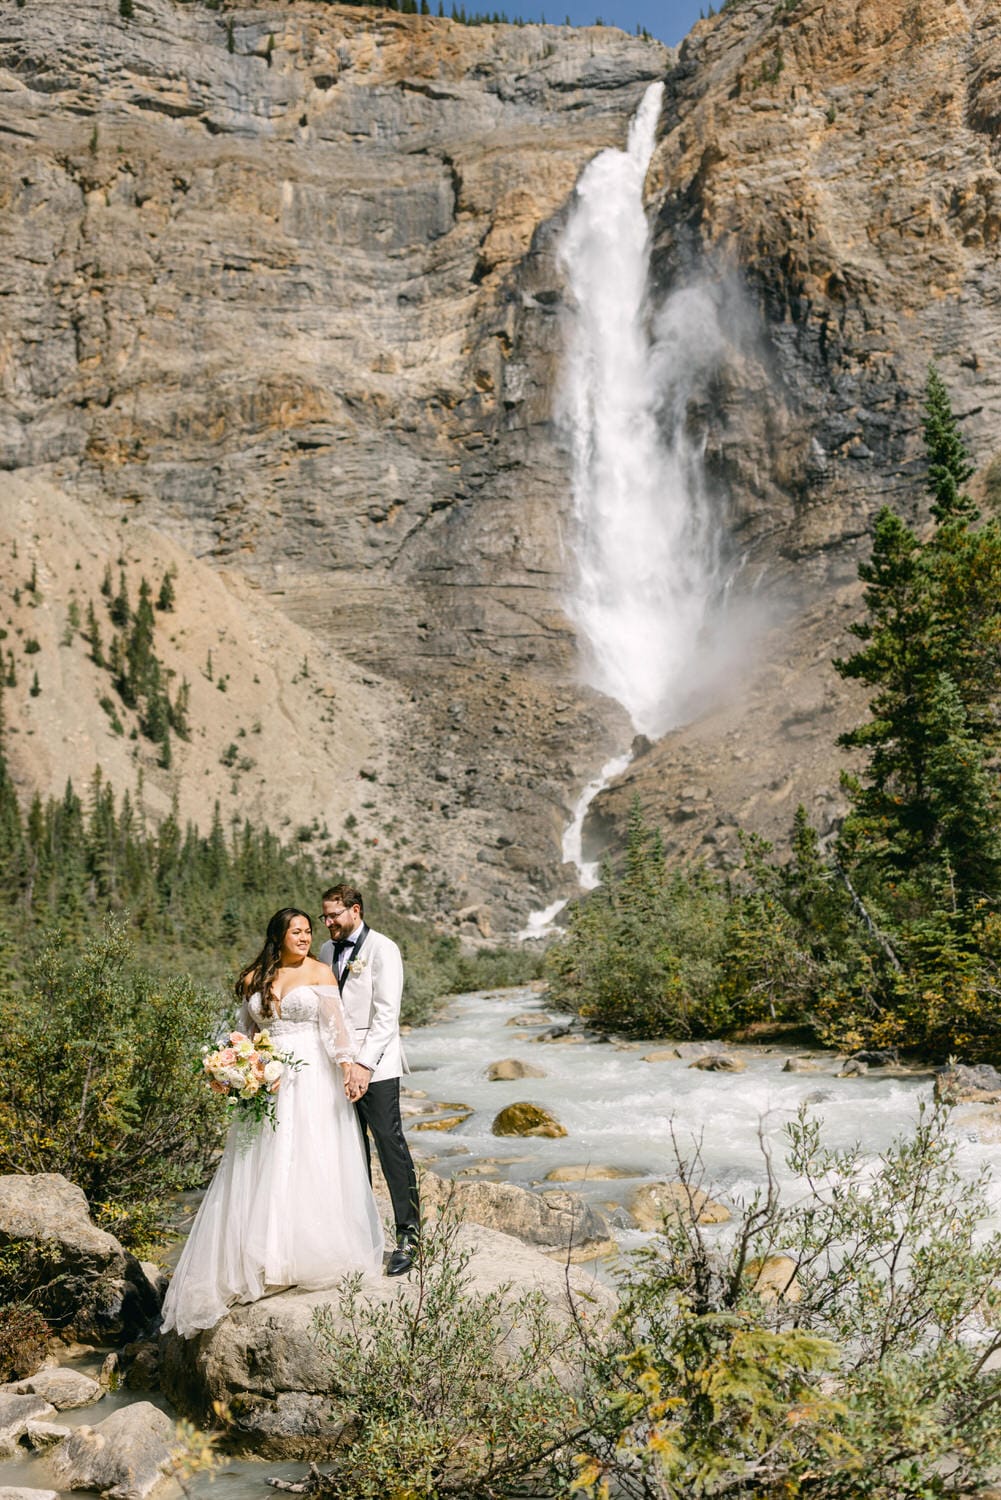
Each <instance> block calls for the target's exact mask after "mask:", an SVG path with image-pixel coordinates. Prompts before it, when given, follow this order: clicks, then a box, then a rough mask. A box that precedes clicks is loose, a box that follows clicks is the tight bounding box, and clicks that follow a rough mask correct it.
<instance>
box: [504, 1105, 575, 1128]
mask: <svg viewBox="0 0 1001 1500" xmlns="http://www.w3.org/2000/svg"><path fill="white" fill-rule="evenodd" d="M490 1128H491V1130H492V1131H493V1133H494V1135H540V1136H563V1135H566V1133H567V1132H566V1126H565V1125H561V1124H560V1122H559V1120H557V1119H556V1117H555V1115H551V1114H550V1113H549V1111H548V1109H543V1108H542V1106H541V1105H539V1104H527V1103H518V1104H509V1105H507V1107H506V1108H505V1109H502V1110H501V1111H500V1113H499V1114H498V1115H496V1116H495V1118H494V1123H493V1124H492V1125H491V1127H490Z"/></svg>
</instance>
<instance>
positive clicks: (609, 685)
mask: <svg viewBox="0 0 1001 1500" xmlns="http://www.w3.org/2000/svg"><path fill="white" fill-rule="evenodd" d="M662 97H663V84H660V83H657V84H652V85H651V86H650V88H649V89H648V90H647V92H646V94H645V96H644V98H643V102H642V104H641V105H640V108H639V110H638V111H637V114H636V116H635V118H634V120H633V122H632V125H631V127H630V131H629V144H628V149H627V150H626V151H618V150H607V151H603V152H601V154H600V155H599V156H597V157H595V159H594V160H593V161H592V162H591V163H590V164H589V165H588V167H587V168H586V169H585V171H584V172H583V174H582V175H581V178H580V181H579V182H578V184H577V191H576V198H575V202H574V206H573V209H572V212H571V215H570V218H569V221H568V223H567V227H566V230H565V233H564V236H563V240H562V243H561V247H560V257H561V262H562V265H563V269H564V272H565V275H566V278H567V283H568V286H569V288H570V292H571V298H572V313H571V314H570V317H569V320H568V321H569V327H568V330H567V343H566V350H567V352H566V360H565V369H564V378H563V381H562V386H561V390H560V392H559V396H558V406H557V419H558V421H559V423H560V425H561V427H562V428H563V430H564V431H565V433H566V434H567V436H568V439H569V444H570V449H571V455H572V475H573V505H574V534H573V537H572V539H571V540H572V549H573V554H574V560H575V564H576V580H575V584H574V587H573V592H572V595H571V597H570V599H569V601H568V608H569V612H570V614H571V617H572V618H573V620H574V623H575V625H576V626H577V629H578V632H579V634H580V637H581V639H582V641H583V642H584V643H585V645H586V650H587V668H586V671H587V677H588V680H589V681H590V683H591V684H592V686H594V687H596V688H598V689H599V690H600V691H601V692H603V693H607V694H608V696H609V697H612V698H615V699H617V700H618V702H620V703H621V704H622V705H623V706H624V708H625V709H626V710H627V711H628V713H629V715H630V717H631V719H632V721H633V724H634V726H635V728H636V729H637V730H638V731H640V732H641V733H644V734H647V735H650V736H658V735H661V734H664V733H665V732H666V731H667V730H668V729H670V728H672V727H673V726H674V725H676V724H678V723H679V722H680V721H681V720H682V719H683V717H684V716H685V712H686V708H687V707H689V706H690V702H691V699H692V697H693V693H694V691H695V689H696V686H697V684H698V682H699V678H700V665H699V662H700V654H701V653H700V644H701V638H702V636H703V632H704V628H705V626H706V622H707V611H708V606H709V604H710V601H711V600H712V598H713V596H714V594H716V593H717V592H718V590H719V577H718V572H719V569H718V559H717V547H716V539H715V531H714V527H713V525H712V519H711V516H710V510H709V505H708V502H707V496H706V492H705V486H704V481H703V473H702V444H701V442H700V441H698V440H697V439H695V438H693V437H692V436H691V435H690V433H689V431H688V421H687V413H688V404H689V400H690V398H691V395H692V393H693V390H694V389H695V387H696V384H697V382H698V379H699V377H700V376H705V375H706V374H707V373H708V372H709V371H710V370H711V369H712V368H713V366H714V365H715V364H716V362H717V361H718V359H719V356H720V353H721V350H722V346H723V339H722V334H721V330H720V325H719V319H718V312H717V308H716V306H715V304H714V301H713V299H712V297H711V296H710V295H709V292H708V290H707V288H706V287H702V286H698V285H696V286H689V287H687V288H684V289H681V290H679V291H676V292H674V293H672V294H671V295H670V296H669V297H668V298H667V299H666V300H665V301H664V302H663V303H662V304H661V305H660V306H659V307H653V306H651V303H650V298H649V287H648V271H649V255H650V234H649V227H648V225H647V220H646V214H645V211H644V206H643V182H644V178H645V176H646V170H647V167H648V165H649V162H650V158H651V155H652V153H653V147H654V139H655V132H656V126H657V120H658V117H659V114H660V107H661V101H662ZM592 795H593V794H592Z"/></svg>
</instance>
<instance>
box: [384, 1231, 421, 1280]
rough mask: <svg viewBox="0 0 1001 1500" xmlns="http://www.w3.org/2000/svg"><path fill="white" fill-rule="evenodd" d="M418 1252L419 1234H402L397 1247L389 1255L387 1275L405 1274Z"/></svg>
mask: <svg viewBox="0 0 1001 1500" xmlns="http://www.w3.org/2000/svg"><path fill="white" fill-rule="evenodd" d="M416 1254H417V1236H416V1235H415V1234H401V1235H399V1236H398V1238H397V1241H396V1249H395V1250H394V1251H393V1253H392V1255H391V1256H390V1257H389V1264H388V1266H387V1267H386V1275H387V1276H403V1275H404V1274H405V1273H406V1272H407V1271H409V1270H410V1267H411V1266H412V1265H413V1263H414V1256H415V1255H416Z"/></svg>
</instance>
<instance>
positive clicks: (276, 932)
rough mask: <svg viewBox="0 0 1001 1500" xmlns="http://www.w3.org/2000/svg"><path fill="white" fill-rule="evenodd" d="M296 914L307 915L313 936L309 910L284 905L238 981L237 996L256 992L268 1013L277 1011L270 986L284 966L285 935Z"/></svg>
mask: <svg viewBox="0 0 1001 1500" xmlns="http://www.w3.org/2000/svg"><path fill="white" fill-rule="evenodd" d="M296 917H305V919H306V921H307V922H309V932H310V936H311V937H312V933H313V923H312V920H311V918H310V916H309V913H308V912H304V911H300V910H299V908H298V907H297V906H283V907H282V909H281V911H276V912H275V914H274V916H273V917H272V918H271V921H270V922H269V923H268V930H267V932H266V933H265V934H264V947H263V948H262V949H261V951H260V953H259V954H258V955H257V957H256V958H255V959H254V960H253V961H252V962H251V963H249V964H248V965H247V967H246V968H245V969H244V970H243V972H242V973H241V975H240V977H239V979H238V980H237V981H236V998H237V999H238V1000H239V1001H240V1002H241V1003H242V1002H243V1001H244V1000H248V999H249V998H250V996H251V995H252V994H254V992H255V991H257V993H258V994H259V995H260V997H261V1009H262V1010H263V1011H264V1014H265V1015H266V1016H276V1015H277V1014H278V1011H277V1008H276V1005H277V1001H276V997H275V994H274V992H273V990H272V988H271V986H272V983H273V982H274V977H275V975H276V974H277V973H278V970H279V969H280V968H281V966H282V948H283V947H284V944H285V934H286V933H287V932H288V930H289V928H290V927H291V925H292V923H293V922H294V921H295V919H296Z"/></svg>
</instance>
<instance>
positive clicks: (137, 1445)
mask: <svg viewBox="0 0 1001 1500" xmlns="http://www.w3.org/2000/svg"><path fill="white" fill-rule="evenodd" d="M173 1440H174V1424H173V1422H172V1421H171V1420H170V1418H169V1417H168V1416H167V1414H166V1412H162V1411H160V1409H159V1408H158V1407H156V1406H153V1405H152V1404H151V1403H150V1402H149V1401H139V1402H137V1403H136V1404H135V1405H134V1406H123V1407H122V1408H121V1409H120V1410H119V1411H114V1412H112V1413H111V1415H110V1417H106V1418H105V1419H104V1421H103V1422H99V1423H98V1424H97V1426H95V1427H78V1428H77V1429H76V1431H75V1432H73V1433H71V1434H70V1436H69V1437H68V1438H66V1439H64V1441H63V1442H61V1443H60V1444H59V1446H58V1448H55V1449H54V1450H53V1452H52V1459H51V1462H52V1467H53V1470H54V1472H55V1475H56V1478H57V1479H58V1480H59V1483H60V1485H61V1486H62V1488H63V1489H68V1490H100V1491H101V1493H102V1494H104V1495H110V1496H112V1497H113V1500H145V1496H146V1495H149V1494H150V1493H151V1492H152V1491H153V1490H155V1489H156V1487H157V1485H159V1484H164V1483H166V1478H165V1475H164V1473H163V1465H164V1464H165V1463H166V1462H167V1460H168V1459H169V1457H170V1453H171V1445H172V1443H173Z"/></svg>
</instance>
